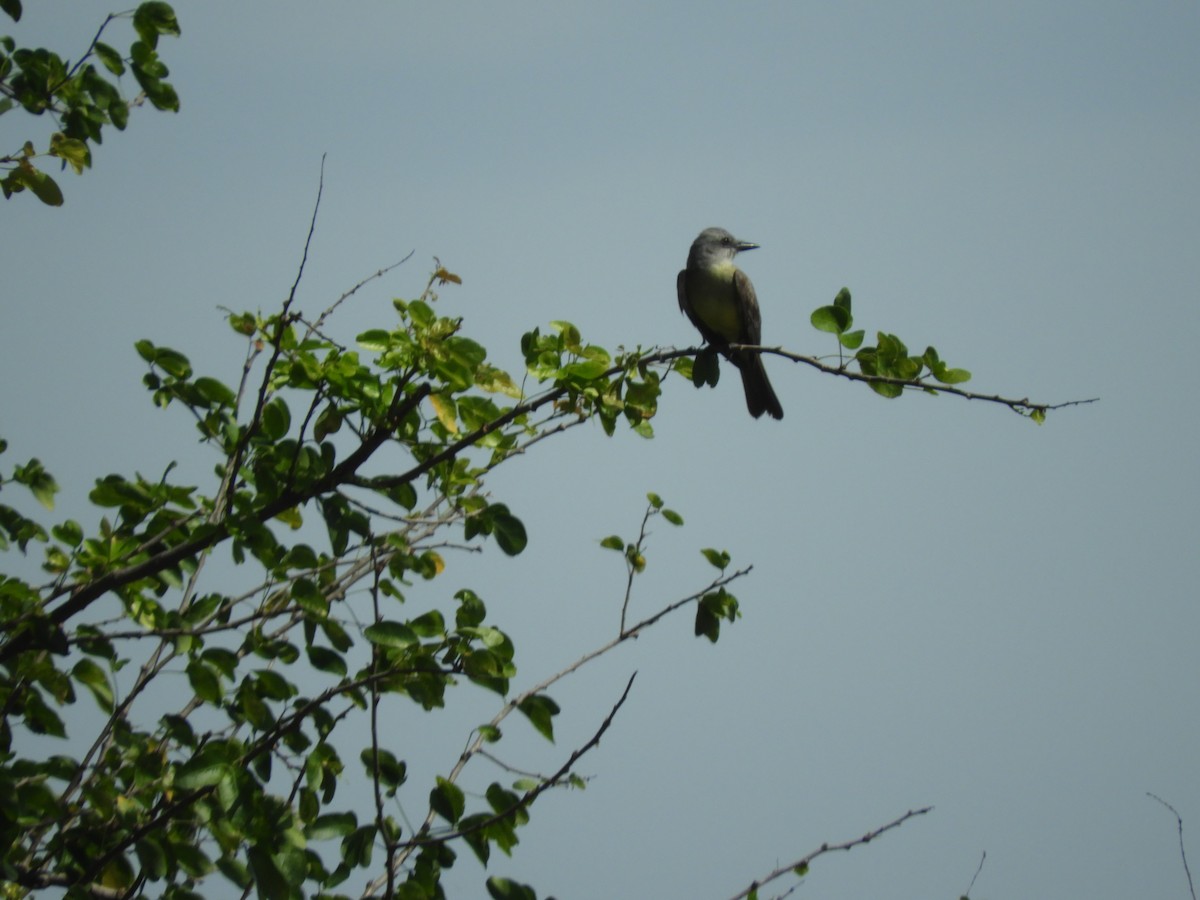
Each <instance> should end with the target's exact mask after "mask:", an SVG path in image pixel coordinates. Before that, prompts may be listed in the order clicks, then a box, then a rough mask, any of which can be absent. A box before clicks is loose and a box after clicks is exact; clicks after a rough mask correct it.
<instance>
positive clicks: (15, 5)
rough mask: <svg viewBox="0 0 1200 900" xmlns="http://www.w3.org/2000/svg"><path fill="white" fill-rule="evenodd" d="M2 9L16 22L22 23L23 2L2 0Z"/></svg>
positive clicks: (0, 7) (0, 6) (0, 4)
mask: <svg viewBox="0 0 1200 900" xmlns="http://www.w3.org/2000/svg"><path fill="white" fill-rule="evenodd" d="M0 9H2V10H4V11H5V12H6V13H8V14H9V15H10V16H11V17H12V20H13V21H14V22H20V21H21V0H0Z"/></svg>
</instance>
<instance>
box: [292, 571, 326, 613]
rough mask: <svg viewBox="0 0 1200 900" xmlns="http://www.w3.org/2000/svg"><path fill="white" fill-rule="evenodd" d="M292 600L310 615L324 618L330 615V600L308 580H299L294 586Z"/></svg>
mask: <svg viewBox="0 0 1200 900" xmlns="http://www.w3.org/2000/svg"><path fill="white" fill-rule="evenodd" d="M292 599H293V600H295V601H296V605H297V606H299V607H300V608H301V609H302V610H304V611H305V612H306V613H309V614H310V615H314V616H318V617H319V618H324V617H325V616H327V615H328V614H329V599H328V598H327V597H326V596H325V595H324V594H323V593H322V592H321V589H320V588H318V587H317V586H316V584H314V583H313V582H312V581H311V580H309V579H307V578H297V579H296V581H295V582H294V583H293V584H292Z"/></svg>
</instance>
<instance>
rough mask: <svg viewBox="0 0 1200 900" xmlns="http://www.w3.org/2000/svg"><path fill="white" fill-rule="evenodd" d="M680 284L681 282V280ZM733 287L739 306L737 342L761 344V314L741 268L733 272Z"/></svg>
mask: <svg viewBox="0 0 1200 900" xmlns="http://www.w3.org/2000/svg"><path fill="white" fill-rule="evenodd" d="M680 284H681V285H682V284H683V282H682V280H681V281H680ZM733 288H734V290H735V291H737V296H738V305H739V306H740V307H741V319H742V334H741V336H740V337H739V338H738V343H741V344H755V345H758V344H761V343H762V315H761V314H760V313H759V311H758V297H757V296H755V294H754V285H752V284H751V283H750V278H749V277H748V276H747V275H746V273H745V272H743V271H742V270H741V269H738V270H737V271H736V272H734V273H733Z"/></svg>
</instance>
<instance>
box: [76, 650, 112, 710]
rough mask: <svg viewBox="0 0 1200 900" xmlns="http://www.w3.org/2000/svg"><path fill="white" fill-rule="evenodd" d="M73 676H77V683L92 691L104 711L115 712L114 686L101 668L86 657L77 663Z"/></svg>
mask: <svg viewBox="0 0 1200 900" xmlns="http://www.w3.org/2000/svg"><path fill="white" fill-rule="evenodd" d="M71 674H72V675H74V676H75V680H76V681H78V682H79V683H80V684H82V685H83V686H84V687H86V688H87V689H88V690H89V691H91V693H92V696H93V697H95V698H96V702H97V703H98V704H100V708H101V709H102V710H104V711H105V712H108V713H110V712H112V711H113V689H112V685H111V684H109V681H108V675H106V674H105V672H104V670H103V669H102V668H100V666H98V665H97V664H96V663H95V662H93V661H92V660H90V659H88V658H86V657H85V658H83V659H81V660H79V662H77V663H75V666H74V668H72V669H71Z"/></svg>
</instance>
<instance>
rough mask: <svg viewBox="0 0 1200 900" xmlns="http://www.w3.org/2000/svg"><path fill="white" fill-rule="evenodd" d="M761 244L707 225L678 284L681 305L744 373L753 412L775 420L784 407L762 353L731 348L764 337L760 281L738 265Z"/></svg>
mask: <svg viewBox="0 0 1200 900" xmlns="http://www.w3.org/2000/svg"><path fill="white" fill-rule="evenodd" d="M757 248H758V244H752V243H750V242H749V241H739V240H738V239H737V238H735V237H734V236H733V235H732V234H730V233H729V232H728V231H726V230H725V229H724V228H705V229H704V230H703V231H702V232H700V234H699V236H698V237H697V238H696V240H694V241H692V247H691V249H690V250H689V251H688V259H687V268H686V269H684V270H683V271H681V272H680V273H679V277H678V278H676V279H675V288H676V291H677V292H678V294H679V308H680V309H681V310H682V311H683V312H684V314H685V315H687V317H688V318H689V319H691V321H692V324H693V325H695V326H696V328H697V329H699V331H700V334H701V335H702V336H703V337H704V340H705V341H707V342H708V343H709V344H710V345H711V346H712V347H713V348H715V349H716V350H718V351H720V352H721V354H722V355H723V356H724V357H725V358H726V359H728V360H729V361H730V362H731V363H733V364H734V365H735V366H737V367H738V370H739V371H740V372H741V373H742V387H743V388H744V389H745V391H746V408H747V409H749V410H750V415H752V416H754V418H756V419H757V418H759V417H760V416H762V414H763V413H767V414H768V415H770V416H771V418H773V419H782V418H783V407H782V406H780V405H779V398H778V397H776V396H775V391H774V389H772V387H771V382H770V381H769V380H768V379H767V370H766V369H765V368H764V367H763V361H762V355H761V354H759V353H753V352H750V351H746V350H731V349H730V347H729V345H730V344H753V345H758V344H760V343H761V342H762V316H761V315H760V313H759V311H758V298H757V297H756V296H755V294H754V285H752V284H751V283H750V278H749V277H748V276H747V275H746V273H745V272H743V271H742V270H741V269H739V268H738V267H737V266H735V265H734V264H733V259H734V257H735V256H737V255H738V254H739V253H741V252H743V251H745V250H756V249H757Z"/></svg>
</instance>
